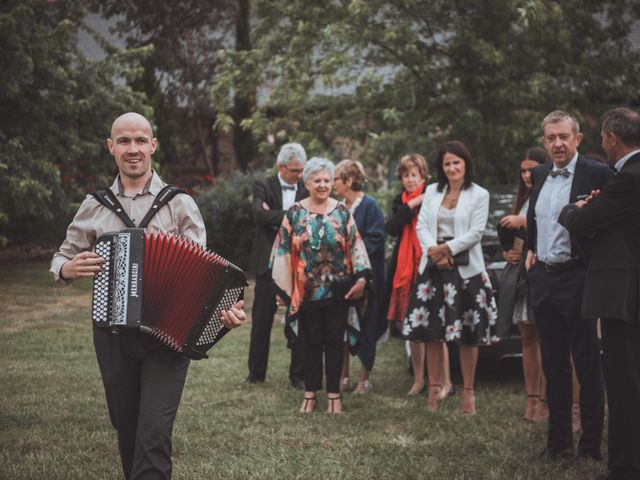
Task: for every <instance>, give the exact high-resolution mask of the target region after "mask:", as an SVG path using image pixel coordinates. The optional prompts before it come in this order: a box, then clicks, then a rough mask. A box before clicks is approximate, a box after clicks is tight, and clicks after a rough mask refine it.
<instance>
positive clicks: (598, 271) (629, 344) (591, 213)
mask: <svg viewBox="0 0 640 480" xmlns="http://www.w3.org/2000/svg"><path fill="white" fill-rule="evenodd" d="M600 136H601V139H602V148H603V150H604V151H605V153H606V154H607V160H608V163H609V165H611V167H612V168H615V170H616V172H617V173H616V175H615V176H614V177H613V178H612V179H611V180H610V181H609V182H607V184H606V186H605V187H604V189H603V190H602V192H594V194H593V195H591V196H590V197H589V198H588V199H587V200H583V201H578V202H576V203H575V204H572V205H567V206H566V207H564V209H563V210H562V213H561V214H560V222H561V223H562V225H564V226H565V227H566V228H567V230H569V232H571V233H572V234H574V235H576V236H577V237H579V238H581V239H583V240H587V241H591V242H593V250H592V251H593V253H592V255H591V260H590V262H589V269H588V271H587V278H586V281H585V286H584V295H583V298H582V314H583V315H584V317H585V318H600V321H601V325H602V350H603V354H602V360H603V367H604V375H605V381H606V384H607V402H608V404H609V433H608V445H609V449H608V450H609V469H610V470H611V474H610V475H609V476H608V477H607V479H609V480H628V479H638V478H640V348H638V347H639V346H640V308H639V305H638V295H639V294H640V248H638V239H639V238H640V115H638V114H637V113H636V112H634V111H633V110H630V109H628V108H614V109H612V110H609V111H608V112H607V113H605V114H604V116H603V117H602V128H601V133H600Z"/></svg>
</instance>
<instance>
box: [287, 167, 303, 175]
mask: <svg viewBox="0 0 640 480" xmlns="http://www.w3.org/2000/svg"><path fill="white" fill-rule="evenodd" d="M283 167H284V168H285V170H286V171H287V172H289V173H291V174H292V175H300V174H301V173H302V170H303V169H302V168H289V167H287V166H286V165H283Z"/></svg>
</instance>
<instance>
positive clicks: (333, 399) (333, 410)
mask: <svg viewBox="0 0 640 480" xmlns="http://www.w3.org/2000/svg"><path fill="white" fill-rule="evenodd" d="M327 400H328V402H329V405H328V408H327V413H342V395H338V396H337V397H327ZM337 400H340V401H341V403H340V411H339V412H338V411H336V406H335V402H336V401H337Z"/></svg>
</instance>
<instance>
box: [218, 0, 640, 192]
mask: <svg viewBox="0 0 640 480" xmlns="http://www.w3.org/2000/svg"><path fill="white" fill-rule="evenodd" d="M254 10H255V12H256V21H255V27H254V29H253V35H254V40H253V44H254V47H255V48H254V50H252V51H251V52H250V54H246V53H243V54H238V53H237V52H233V51H229V52H226V55H225V56H224V57H223V59H224V66H223V67H222V68H220V69H219V71H218V75H217V76H216V82H215V86H214V88H213V95H214V98H216V99H217V102H216V105H218V106H224V103H223V99H224V98H225V95H228V92H229V91H231V90H234V89H236V90H237V89H253V88H256V87H262V88H264V87H265V86H268V89H267V91H268V93H269V95H268V97H267V98H266V100H265V101H264V102H263V103H261V104H260V105H259V106H257V107H256V109H255V110H254V111H253V115H252V117H251V119H250V120H248V121H247V122H245V124H246V125H248V126H250V127H251V128H252V129H253V130H254V136H255V138H266V137H267V135H268V134H269V133H272V134H277V133H278V132H285V133H284V134H283V135H282V136H283V137H286V138H288V139H299V140H301V141H303V142H304V141H308V142H309V143H305V145H310V146H311V148H312V150H316V151H322V150H324V152H329V153H331V151H332V147H333V145H334V143H333V139H334V138H335V136H336V135H347V136H349V137H351V138H353V139H355V140H357V141H358V142H359V143H360V145H361V146H362V147H363V149H362V151H361V153H360V155H361V158H362V159H363V160H364V161H365V162H366V163H368V164H369V165H382V166H384V169H386V168H387V167H388V166H389V165H390V162H392V161H394V160H395V159H397V158H399V156H401V155H402V154H404V153H406V152H408V151H412V150H418V151H421V152H423V153H426V154H427V155H428V156H432V154H433V152H434V150H435V149H436V148H437V146H438V145H440V144H441V143H443V142H444V141H446V140H448V139H454V138H457V139H460V140H463V141H464V142H465V143H466V144H467V145H468V146H469V147H470V149H471V151H472V153H473V154H474V157H476V159H477V164H478V172H479V173H480V175H479V176H480V181H481V182H487V183H499V182H500V183H501V182H510V183H512V182H513V179H514V178H515V169H516V164H517V161H518V160H519V159H520V155H522V152H523V151H524V149H525V148H527V147H529V146H532V145H535V144H538V142H539V137H540V131H539V122H540V120H541V119H542V117H543V116H544V115H545V114H546V113H548V112H549V111H551V110H554V109H557V108H561V109H566V110H569V111H571V112H573V113H575V114H576V115H577V116H578V117H579V118H580V120H582V121H583V124H584V126H585V127H586V130H587V135H586V137H587V142H586V144H585V151H586V150H594V149H596V148H597V143H598V136H597V135H596V134H595V132H594V129H597V125H596V124H597V118H598V116H599V115H600V114H601V113H602V112H603V111H604V110H606V109H607V108H608V107H610V106H611V105H614V104H630V103H632V102H635V101H637V100H638V95H637V88H636V81H635V79H636V78H638V73H640V72H639V68H640V62H639V61H638V60H640V58H639V52H637V51H635V52H634V51H631V49H630V44H629V28H630V25H631V23H632V22H633V21H634V20H636V19H637V18H638V16H639V14H640V13H639V12H640V2H638V1H637V0H628V1H595V0H587V1H577V0H567V1H563V2H556V1H547V0H521V1H517V2H513V1H507V0H482V1H470V0H456V1H451V0H448V1H444V0H436V1H426V0H421V1H406V0H335V1H331V2H324V3H316V4H312V5H310V4H309V3H308V2H304V1H301V0H293V1H292V0H287V1H284V0H268V1H267V0H256V2H255V8H254ZM247 71H249V72H251V74H249V75H246V74H245V72H247ZM247 78H248V79H249V80H250V81H251V82H253V83H250V84H247ZM311 139H317V140H320V145H318V143H314V142H313V141H311ZM262 148H270V147H269V146H268V145H267V144H266V142H263V144H262ZM334 153H335V156H336V157H338V158H339V157H340V156H342V155H344V152H340V151H338V152H334Z"/></svg>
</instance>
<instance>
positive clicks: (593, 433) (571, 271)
mask: <svg viewBox="0 0 640 480" xmlns="http://www.w3.org/2000/svg"><path fill="white" fill-rule="evenodd" d="M542 134H543V136H542V142H543V144H544V146H545V148H546V149H547V151H548V152H549V154H550V155H551V158H552V160H553V163H551V164H544V165H540V166H539V167H537V168H536V169H535V170H534V172H533V187H532V190H531V201H530V203H529V210H528V212H527V246H528V247H527V248H528V252H527V259H526V262H525V266H526V268H527V271H528V279H529V286H530V290H529V291H530V296H531V305H532V308H533V313H534V316H535V319H536V327H537V329H538V334H539V336H540V347H541V351H542V368H543V370H544V374H545V376H546V377H547V401H548V403H549V430H548V436H547V447H546V448H545V449H544V451H543V452H542V457H543V458H544V459H545V460H553V459H562V458H569V457H572V456H573V431H572V427H571V407H572V383H571V358H573V363H574V365H575V369H576V373H577V376H578V381H579V383H580V416H581V422H582V435H581V437H580V440H579V442H578V455H579V456H580V457H585V458H592V459H595V460H600V459H601V458H602V456H601V453H600V444H601V441H602V429H603V423H604V382H603V378H602V367H601V362H600V347H599V342H598V336H597V330H596V320H595V319H583V318H582V316H581V314H580V302H581V299H582V288H583V284H584V279H585V275H586V267H587V262H588V259H587V252H586V251H585V250H584V249H582V248H580V246H579V245H578V244H577V243H576V242H575V241H574V239H573V238H572V237H571V236H570V234H569V232H568V231H567V230H566V229H565V228H564V227H562V226H561V225H560V224H558V222H557V220H558V216H559V215H560V211H561V210H562V208H563V207H564V206H565V205H567V204H569V203H572V202H575V201H576V200H578V199H581V198H586V197H587V196H588V195H589V194H590V193H591V191H592V190H594V189H598V188H602V187H603V186H604V183H605V181H606V180H607V178H608V177H609V176H610V175H611V172H610V170H609V168H608V167H607V166H606V165H604V164H601V163H597V162H594V161H592V160H589V159H587V158H586V157H584V156H582V155H580V154H579V153H578V150H577V148H578V145H579V144H580V142H581V141H582V134H581V133H580V126H579V124H578V121H577V120H576V119H575V117H573V116H572V115H570V114H569V113H567V112H562V111H554V112H551V113H550V114H549V115H547V116H546V117H545V118H544V120H543V121H542Z"/></svg>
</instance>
